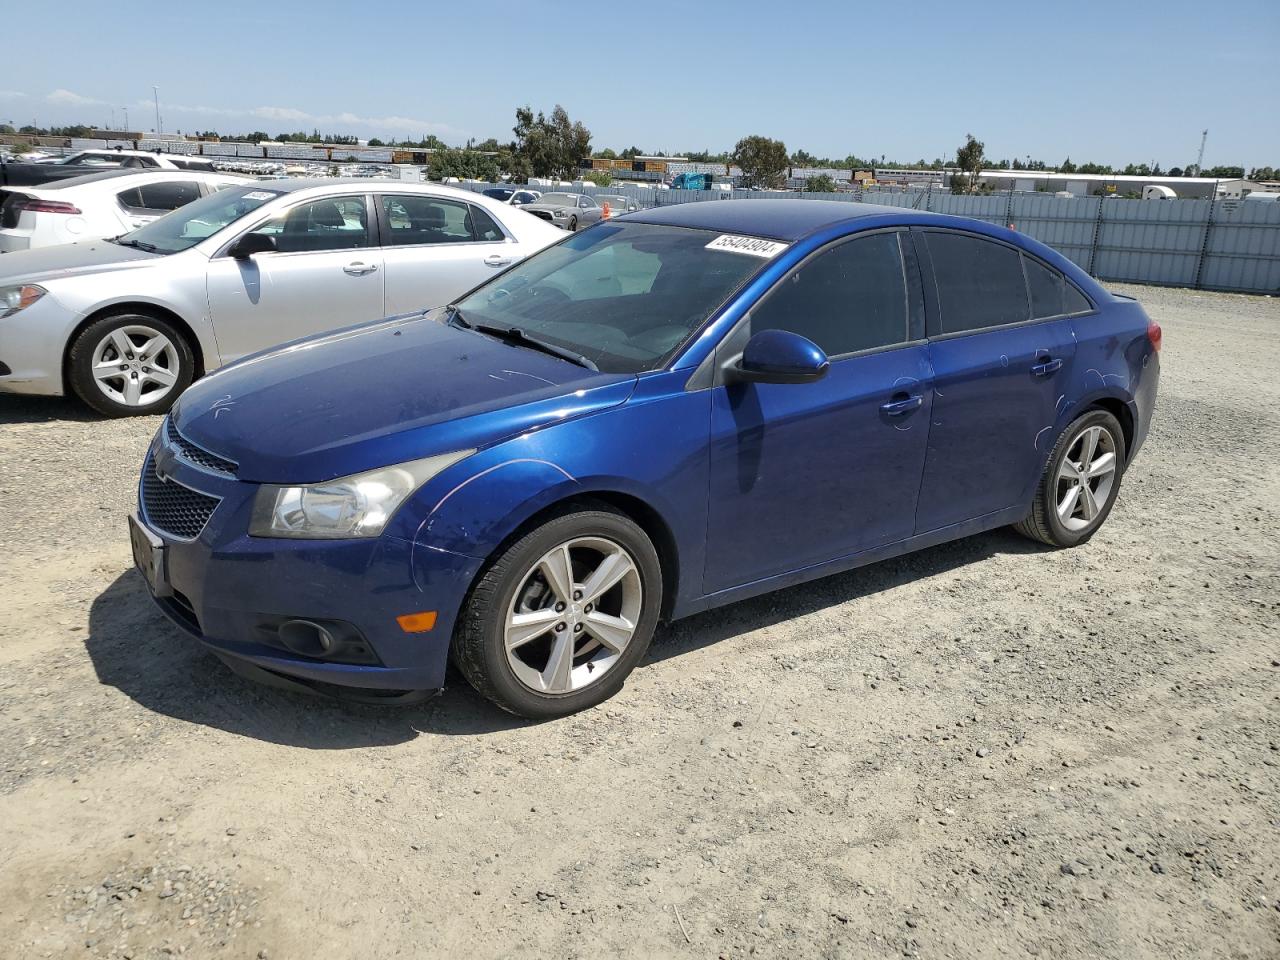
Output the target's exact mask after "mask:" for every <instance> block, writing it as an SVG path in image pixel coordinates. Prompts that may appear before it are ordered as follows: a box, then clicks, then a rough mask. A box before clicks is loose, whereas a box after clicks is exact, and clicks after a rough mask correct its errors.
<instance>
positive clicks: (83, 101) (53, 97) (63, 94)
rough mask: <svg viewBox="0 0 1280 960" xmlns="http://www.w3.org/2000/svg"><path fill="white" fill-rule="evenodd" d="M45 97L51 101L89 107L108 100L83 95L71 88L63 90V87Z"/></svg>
mask: <svg viewBox="0 0 1280 960" xmlns="http://www.w3.org/2000/svg"><path fill="white" fill-rule="evenodd" d="M45 99H46V100H48V101H49V102H50V103H65V104H70V105H71V106H76V107H87V106H93V105H95V104H101V103H105V102H106V101H103V100H95V99H94V98H93V97H85V96H81V95H80V94H78V93H74V92H73V91H71V90H63V89H61V88H59V89H57V90H54V91H53V92H52V93H50V94H48V95H47V96H46V97H45Z"/></svg>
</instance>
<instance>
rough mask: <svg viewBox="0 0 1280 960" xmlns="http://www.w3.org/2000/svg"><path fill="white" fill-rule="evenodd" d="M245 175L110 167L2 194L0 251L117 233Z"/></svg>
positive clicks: (242, 179)
mask: <svg viewBox="0 0 1280 960" xmlns="http://www.w3.org/2000/svg"><path fill="white" fill-rule="evenodd" d="M248 182H250V180H249V178H248V177H236V176H231V175H230V174H224V173H196V172H194V171H193V172H183V171H179V170H165V171H159V170H155V171H148V172H145V173H142V172H139V171H136V170H108V171H105V172H103V173H89V174H85V175H84V176H83V177H71V178H70V179H68V180H53V181H51V182H49V183H44V184H41V185H40V186H37V187H13V188H11V189H10V190H8V191H6V192H5V193H4V194H3V195H2V196H0V201H2V202H0V253H13V252H14V251H15V250H31V249H33V248H35V247H50V246H53V245H54V244H57V243H75V242H76V241H77V240H96V239H97V238H99V237H115V236H119V235H120V234H122V233H128V232H129V231H130V230H135V229H137V228H138V227H140V226H142V225H143V224H145V223H150V222H151V221H152V220H155V219H156V218H157V217H162V216H164V215H165V214H166V213H170V212H172V211H174V210H177V209H178V208H179V207H183V206H186V205H187V204H188V203H190V202H191V201H193V200H199V199H200V198H201V197H204V196H208V195H209V194H211V193H213V192H215V191H217V190H223V189H226V188H227V187H234V186H238V185H240V184H244V183H248Z"/></svg>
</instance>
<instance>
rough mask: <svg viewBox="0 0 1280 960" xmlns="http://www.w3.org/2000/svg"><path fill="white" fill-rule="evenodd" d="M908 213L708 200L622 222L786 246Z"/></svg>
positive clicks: (842, 205)
mask: <svg viewBox="0 0 1280 960" xmlns="http://www.w3.org/2000/svg"><path fill="white" fill-rule="evenodd" d="M909 212H910V211H907V210H904V209H902V208H901V207H885V206H881V205H879V204H875V203H855V202H850V201H844V200H766V199H751V200H708V201H704V202H701V203H673V204H670V205H669V206H664V207H654V208H653V209H652V210H641V211H639V212H638V213H629V214H627V217H626V219H627V220H629V221H632V222H639V223H659V224H669V225H671V226H673V227H696V228H700V229H703V230H718V231H720V232H721V233H739V234H745V235H747V236H754V237H769V238H771V239H773V240H784V241H786V242H788V243H790V242H792V241H795V240H799V239H800V238H801V237H806V236H808V235H809V234H811V233H814V232H816V231H818V230H821V229H822V228H824V227H830V226H834V225H835V224H838V223H846V222H849V221H853V220H859V219H861V218H863V217H875V216H881V215H885V214H897V215H899V216H901V215H902V214H904V213H909Z"/></svg>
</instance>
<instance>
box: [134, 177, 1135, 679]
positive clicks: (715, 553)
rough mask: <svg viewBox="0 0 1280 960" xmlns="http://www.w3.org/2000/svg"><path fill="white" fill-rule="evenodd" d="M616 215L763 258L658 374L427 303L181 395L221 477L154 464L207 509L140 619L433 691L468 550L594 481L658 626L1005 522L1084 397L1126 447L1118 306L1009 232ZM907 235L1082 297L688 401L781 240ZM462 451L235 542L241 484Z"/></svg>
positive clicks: (266, 663) (684, 214) (741, 216)
mask: <svg viewBox="0 0 1280 960" xmlns="http://www.w3.org/2000/svg"><path fill="white" fill-rule="evenodd" d="M619 219H620V220H621V221H624V222H625V221H642V222H652V223H670V224H679V225H686V226H691V227H702V228H709V229H714V230H721V231H724V232H729V233H736V234H744V235H750V236H761V237H769V238H773V239H778V240H782V241H786V242H788V243H790V244H791V245H790V246H789V247H788V249H787V250H786V251H784V252H783V253H782V254H780V255H779V256H777V257H776V258H775V259H773V260H771V261H766V262H765V263H764V265H763V266H762V268H761V270H760V271H759V272H758V273H757V274H756V275H755V276H754V277H753V278H752V279H751V280H750V281H748V282H747V283H746V284H745V285H744V286H743V288H742V289H741V290H740V291H739V292H738V294H737V295H735V296H734V297H733V298H731V300H730V301H729V302H728V303H727V304H725V305H724V306H723V307H722V309H721V310H719V311H718V312H717V313H716V315H714V316H713V317H711V318H710V319H709V321H708V322H707V323H706V324H705V325H704V326H703V328H702V329H701V331H699V332H697V333H696V334H695V335H694V336H693V337H692V338H691V339H690V340H689V342H688V343H687V344H686V345H685V347H684V348H683V349H682V350H680V351H679V352H678V354H677V355H676V356H675V357H674V358H673V359H672V360H671V361H670V362H669V363H668V364H667V367H666V369H663V370H658V371H654V372H651V373H645V374H641V375H639V376H634V375H619V374H599V373H595V372H593V371H589V370H586V369H583V368H581V367H578V366H575V365H572V364H570V363H567V362H564V361H561V360H559V359H557V358H554V357H550V356H546V355H542V354H539V353H536V352H533V351H530V350H526V349H522V348H519V347H513V346H511V345H509V344H504V343H499V342H497V341H494V340H491V339H489V338H486V337H482V336H480V335H478V334H474V333H471V332H468V331H461V330H456V329H453V328H450V327H448V326H445V325H443V324H441V323H440V322H439V318H438V316H436V315H433V314H428V315H418V316H411V317H404V318H397V319H394V320H393V321H390V322H384V323H377V324H372V325H364V326H361V327H357V328H351V329H349V330H345V331H341V332H339V333H337V334H333V335H330V336H327V337H321V338H318V339H315V340H310V341H301V342H298V343H295V344H292V345H289V346H288V347H286V348H285V349H283V350H279V351H269V352H267V353H265V354H263V355H259V356H257V357H254V358H250V359H249V360H246V361H243V362H241V363H238V364H233V365H231V366H229V367H227V368H224V369H223V370H222V371H219V372H218V373H217V374H215V375H214V376H212V377H209V378H207V379H206V380H204V381H201V382H198V383H197V384H196V385H195V386H193V387H192V388H191V389H190V390H188V391H187V393H186V394H185V395H184V397H183V398H182V400H181V401H180V402H179V404H178V406H177V407H176V408H175V410H174V412H173V414H172V417H173V421H174V424H175V426H176V427H177V429H178V430H179V431H180V432H181V433H182V434H183V435H184V436H185V437H187V439H189V440H191V441H194V442H195V443H197V444H199V445H202V446H205V447H207V448H209V449H211V450H214V451H216V452H218V453H219V454H221V455H223V456H226V457H229V458H231V459H233V460H236V461H237V462H238V463H239V464H240V472H239V478H238V479H234V480H232V479H215V478H212V477H211V476H209V475H208V474H205V473H203V472H201V471H197V470H195V468H193V467H190V466H188V465H186V464H184V463H182V462H181V461H178V462H177V464H176V466H175V467H174V469H173V479H175V480H177V481H178V482H181V483H186V484H187V485H190V486H194V487H196V488H197V489H201V490H203V491H206V492H209V493H211V494H213V495H215V496H219V497H222V498H223V502H222V503H221V504H220V506H219V507H218V509H217V510H215V512H214V514H213V516H212V518H211V519H210V521H209V523H208V525H207V526H206V527H205V529H204V530H203V531H202V533H201V534H200V536H199V538H198V539H197V540H196V541H195V542H193V543H189V544H188V543H173V544H170V548H169V554H170V575H171V578H172V580H173V582H174V584H175V586H176V587H177V588H178V589H179V590H181V591H182V592H183V594H184V595H185V599H186V600H187V601H188V602H189V603H190V605H191V607H192V609H193V610H194V611H195V614H196V616H197V618H198V620H199V625H198V630H196V629H194V627H193V624H192V623H191V622H190V620H189V618H186V617H183V616H181V615H176V614H175V609H174V607H173V605H172V603H166V602H162V603H161V606H162V607H163V608H164V609H165V610H166V612H168V613H169V614H170V615H171V616H173V617H174V619H175V621H176V622H178V623H179V624H180V625H182V626H184V627H186V628H187V629H189V630H193V632H196V633H197V635H199V636H200V637H201V638H202V639H203V641H204V642H205V643H206V644H208V645H209V646H210V647H211V648H213V649H214V650H215V651H216V652H218V653H219V654H220V655H221V656H223V657H224V658H226V659H228V660H229V661H230V662H237V663H242V664H243V663H248V664H252V665H254V666H257V667H261V668H264V669H266V670H269V671H272V672H273V673H274V674H277V675H283V676H288V677H295V678H301V679H303V680H306V681H316V682H327V683H331V684H337V685H340V686H342V685H349V686H353V687H363V688H382V689H391V690H412V689H427V688H435V687H439V686H441V685H442V684H443V681H444V673H445V666H446V662H447V656H448V648H449V642H450V638H451V634H452V630H453V627H454V624H455V622H456V618H457V615H458V613H459V610H460V608H461V606H462V603H463V601H464V600H465V597H466V594H467V591H468V589H469V586H470V584H471V583H472V582H473V581H474V579H475V577H476V576H477V575H478V573H479V571H480V570H481V568H482V566H483V563H484V561H485V559H486V558H488V557H490V556H491V555H492V554H493V553H494V551H495V550H496V549H497V548H498V547H499V546H500V545H502V544H503V543H504V542H505V541H506V540H507V539H508V538H509V537H511V536H512V534H513V533H514V532H516V531H517V530H519V529H520V528H521V526H522V525H523V524H525V523H526V522H527V521H529V520H530V518H532V517H534V516H536V515H537V514H538V513H539V512H540V511H542V510H544V509H546V508H547V507H549V506H551V505H554V504H556V503H558V502H561V501H564V500H566V499H569V498H575V497H583V496H593V495H594V496H603V497H606V498H609V499H611V500H612V501H613V502H616V503H619V504H621V505H622V506H623V507H624V508H626V509H629V510H631V511H632V512H635V513H638V514H640V515H642V516H643V517H644V518H645V522H646V524H647V525H648V526H649V528H650V532H651V534H653V535H654V536H655V539H656V540H657V541H658V545H659V547H660V550H661V552H662V553H663V555H664V564H665V566H666V569H665V570H664V573H665V574H666V580H667V584H666V596H665V598H664V612H665V613H666V614H667V615H668V616H670V617H673V618H674V617H681V616H685V615H688V614H691V613H695V612H698V611H700V610H704V609H709V608H711V607H714V606H717V605H719V604H722V603H727V602H731V601H734V600H738V599H743V598H746V597H749V596H753V595H756V594H759V593H764V592H767V591H769V590H774V589H778V588H780V587H784V586H788V585H791V584H794V583H800V582H803V581H805V580H809V579H812V578H814V577H817V576H823V575H827V574H830V573H835V572H838V571H840V570H844V569H849V568H851V567H855V566H858V565H861V564H864V563H869V562H873V561H875V560H878V559H883V558H886V557H889V556H894V555H897V554H900V553H904V552H907V551H910V550H914V549H918V548H920V547H924V546H928V545H931V544H934V543H939V542H942V541H945V540H948V539H953V538H956V537H960V536H967V535H969V534H972V533H977V532H980V531H982V530H985V529H990V528H992V527H995V526H999V525H1002V524H1006V523H1011V522H1015V521H1017V520H1019V519H1021V518H1022V517H1023V516H1025V515H1026V513H1027V510H1028V509H1029V505H1030V500H1031V496H1032V493H1033V490H1034V487H1035V484H1036V483H1037V481H1038V479H1039V476H1040V473H1041V471H1042V470H1043V466H1044V463H1045V461H1046V459H1047V457H1048V455H1049V452H1050V451H1051V449H1052V447H1053V445H1054V443H1055V442H1056V440H1057V438H1058V436H1059V435H1060V434H1061V432H1062V430H1063V429H1064V428H1065V427H1066V426H1067V425H1068V424H1069V423H1070V422H1071V420H1073V419H1074V418H1075V417H1076V416H1077V415H1078V414H1079V412H1080V411H1081V410H1083V409H1085V408H1087V407H1089V406H1091V405H1094V404H1097V403H1104V404H1115V405H1117V409H1120V408H1123V410H1124V411H1127V413H1128V419H1129V425H1131V427H1132V431H1131V433H1132V436H1131V438H1130V444H1129V451H1128V456H1129V459H1130V460H1131V459H1132V457H1133V455H1134V454H1136V452H1137V450H1138V449H1139V447H1140V446H1141V444H1142V441H1143V439H1144V438H1145V436H1146V432H1147V429H1148V425H1149V422H1150V417H1151V413H1152V410H1153V407H1154V402H1155V393H1156V387H1157V382H1158V371H1159V365H1158V355H1157V354H1156V353H1155V352H1154V350H1153V349H1152V347H1151V345H1150V343H1149V342H1148V340H1147V318H1146V315H1145V313H1144V312H1143V311H1142V309H1141V307H1140V306H1138V305H1137V304H1136V303H1134V302H1133V301H1130V300H1127V299H1125V298H1120V297H1114V296H1112V295H1111V294H1109V293H1107V292H1106V291H1105V290H1103V289H1102V288H1101V287H1100V286H1099V285H1098V284H1097V283H1096V282H1095V281H1094V280H1093V279H1092V278H1090V277H1089V276H1088V275H1086V274H1085V273H1083V271H1081V270H1080V269H1079V268H1078V267H1076V266H1075V265H1074V264H1073V263H1071V262H1070V261H1068V260H1066V259H1065V258H1063V257H1061V256H1060V255H1058V254H1057V253H1055V252H1054V251H1052V250H1050V249H1049V248H1047V247H1044V246H1043V245H1042V244H1039V243H1037V242H1036V241H1034V240H1031V239H1029V238H1027V237H1024V236H1022V235H1020V234H1016V233H1013V232H1011V231H1008V230H1004V229H1003V228H1000V227H995V226H992V225H990V224H985V223H981V222H978V221H969V220H961V219H958V218H953V217H943V216H939V215H932V214H926V213H919V212H916V211H907V210H896V209H887V208H877V207H873V206H871V205H849V204H832V203H821V202H817V201H782V200H767V201H766V200H760V201H739V202H721V203H704V204H687V205H679V206H676V207H666V208H660V209H658V210H655V211H645V212H640V213H635V214H630V215H628V216H627V217H625V218H619ZM912 226H915V227H931V226H932V227H939V226H940V227H948V228H960V229H964V230H967V231H970V232H972V233H977V234H980V235H985V236H989V237H994V238H996V239H999V240H1003V241H1005V242H1007V243H1011V244H1013V245H1015V246H1018V247H1021V248H1022V249H1024V250H1027V251H1028V252H1030V253H1032V254H1034V255H1035V256H1037V257H1039V258H1040V259H1042V260H1044V261H1045V262H1047V263H1049V264H1050V265H1052V266H1054V267H1055V268H1056V269H1058V270H1059V271H1060V272H1062V273H1064V274H1065V275H1066V276H1067V277H1068V278H1069V279H1070V280H1071V281H1072V282H1073V283H1074V284H1075V285H1076V286H1077V287H1078V288H1080V289H1081V290H1082V291H1083V292H1084V293H1085V294H1086V295H1087V296H1088V297H1089V299H1090V300H1091V301H1092V302H1093V303H1094V304H1095V306H1096V307H1097V309H1096V310H1095V311H1094V312H1092V313H1088V314H1085V315H1081V316H1075V317H1072V318H1071V319H1069V320H1057V321H1046V322H1039V323H1030V324H1026V325H1020V326H1016V327H1013V328H1000V329H998V330H994V331H990V332H986V333H981V334H971V335H965V336H959V337H954V338H950V339H936V340H934V341H927V340H924V339H921V340H920V341H918V342H916V343H914V344H910V345H907V346H904V347H902V348H898V349H895V350H889V351H883V352H880V353H872V354H869V355H866V356H857V355H854V356H851V357H846V358H842V359H837V360H835V361H833V362H832V365H831V371H830V373H829V375H828V376H827V377H826V378H825V379H824V380H821V381H818V382H816V383H810V384H801V385H786V384H755V385H750V386H748V385H743V384H738V385H730V386H728V387H716V388H711V389H707V388H691V383H692V380H691V377H692V376H696V372H697V371H698V369H699V368H700V367H701V366H702V365H703V364H704V363H709V362H713V361H714V359H715V358H714V353H715V350H716V347H717V345H719V344H720V343H721V341H722V340H723V339H724V337H725V335H726V334H727V333H728V331H729V330H731V329H732V328H733V327H734V326H735V325H736V323H737V322H738V320H739V319H741V317H742V316H743V315H744V314H745V313H746V312H747V311H748V310H749V308H750V306H751V305H752V304H753V303H754V302H755V301H756V300H757V299H758V298H759V297H760V296H761V295H762V294H763V293H764V292H765V291H767V290H768V289H769V288H770V287H771V286H772V285H773V284H774V283H775V282H776V281H777V280H778V279H780V278H781V277H783V276H785V275H786V274H787V273H788V271H789V270H790V269H791V268H792V267H793V266H795V265H796V264H797V263H799V262H800V261H801V260H803V259H804V257H806V256H807V255H808V254H809V253H811V252H813V251H815V250H817V249H819V248H820V247H822V246H824V245H825V244H827V243H829V242H830V241H832V240H834V239H837V238H839V237H843V236H847V235H849V234H851V233H854V232H857V231H862V230H872V229H879V228H887V227H892V228H900V227H912ZM926 288H927V284H926ZM927 307H928V308H929V309H932V306H931V305H927ZM1046 352H1047V353H1048V354H1051V355H1052V356H1053V357H1058V356H1059V355H1061V357H1060V358H1061V359H1062V360H1063V364H1062V366H1061V367H1060V368H1059V369H1058V370H1056V371H1055V372H1053V373H1052V374H1051V375H1049V376H1047V377H1045V378H1043V382H1037V384H1036V388H1037V389H1036V390H1035V392H1034V398H1033V399H1029V397H1028V396H1026V395H1022V396H1020V395H1019V394H1018V390H1017V389H1016V384H1017V382H1018V380H1019V375H1020V374H1026V373H1027V371H1028V370H1029V367H1030V366H1031V365H1033V364H1034V362H1035V361H1038V360H1040V359H1041V357H1042V355H1043V354H1044V353H1046ZM1023 382H1024V383H1025V380H1024V381H1023ZM914 397H918V398H919V401H920V402H919V404H918V405H916V406H914V407H911V408H910V409H907V410H904V411H902V412H900V413H894V414H892V415H891V414H890V413H888V412H887V411H886V410H883V409H881V408H882V407H883V406H884V405H886V404H892V403H895V402H899V401H902V400H907V399H911V398H914ZM1033 428H1034V429H1033ZM156 442H157V443H159V440H158V439H157V441H156ZM993 445H994V446H993ZM473 448H474V449H476V450H477V451H478V452H477V453H475V454H474V455H472V456H470V457H468V458H466V459H464V460H462V461H460V462H458V463H456V464H454V465H453V466H451V467H449V468H448V469H446V470H444V471H442V472H441V473H440V474H438V475H437V476H435V477H433V478H432V479H431V480H430V481H428V482H427V483H426V484H424V485H423V487H422V488H421V489H420V490H419V491H418V492H417V493H416V494H415V495H414V496H413V497H412V498H410V500H409V501H407V502H406V503H405V504H404V505H403V506H402V507H401V509H400V510H399V511H398V512H397V514H396V515H395V516H394V517H393V519H392V521H391V523H390V524H389V525H388V528H387V530H386V532H385V533H384V534H383V535H382V536H381V537H379V538H377V539H375V540H334V541H290V540H282V539H262V538H253V537H249V536H248V535H247V530H248V522H249V514H250V511H251V510H252V502H253V497H254V495H255V494H256V491H257V489H258V484H259V483H268V482H269V483H302V482H314V481H317V480H324V479H329V478H333V477H337V476H344V475H349V474H352V473H357V472H360V471H363V470H366V469H371V468H374V467H378V466H384V465H387V464H390V463H396V462H402V461H405V460H409V459H413V458H417V457H424V456H430V455H433V454H435V453H441V452H447V451H452V450H458V449H473ZM153 449H154V448H153ZM993 453H994V455H995V456H997V457H1001V458H1007V459H1008V460H1009V462H1013V463H1016V465H1017V466H1016V467H1015V469H1013V470H1011V471H1009V474H1010V475H1009V476H1007V477H1001V478H1000V482H999V483H995V484H991V483H987V484H983V483H980V482H978V481H979V480H980V478H981V477H983V476H984V472H985V470H986V467H987V465H988V464H989V463H990V462H991V460H992V456H993ZM931 456H932V462H931ZM944 458H952V459H953V460H954V462H952V463H950V464H947V463H944V462H943V460H944ZM948 477H949V478H950V480H951V482H952V483H953V486H952V488H951V491H950V492H948V490H947V487H946V484H947V482H948ZM957 478H958V479H959V484H960V485H959V487H956V486H954V484H955V482H956V481H957ZM424 609H432V610H436V611H437V614H438V619H437V621H436V626H435V628H434V629H433V630H431V631H430V632H428V633H422V634H406V633H404V632H402V631H401V630H400V629H399V628H398V627H397V626H396V624H395V617H397V616H399V615H401V614H405V613H410V612H415V611H418V610H424ZM263 615H274V616H298V617H329V618H333V619H338V620H344V621H347V622H350V623H353V624H354V625H355V626H356V627H357V628H359V629H360V631H361V632H362V633H363V634H364V636H365V637H366V638H367V640H368V641H369V643H370V645H371V646H372V647H373V649H374V650H375V651H376V652H377V655H378V657H379V660H380V663H379V664H378V665H374V666H370V665H360V666H355V665H341V664H334V663H327V662H322V661H315V660H309V659H306V658H302V657H295V656H292V655H290V654H287V653H284V652H282V651H281V650H280V649H278V648H276V647H272V646H270V645H267V644H264V643H260V642H257V641H256V640H255V630H256V623H257V621H258V620H259V619H260V618H261V617H262V616H263Z"/></svg>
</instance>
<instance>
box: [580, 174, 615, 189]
mask: <svg viewBox="0 0 1280 960" xmlns="http://www.w3.org/2000/svg"><path fill="white" fill-rule="evenodd" d="M582 179H583V180H585V181H587V183H594V184H595V185H596V186H597V187H607V186H609V184H611V183H613V174H611V173H610V172H609V171H608V170H588V171H586V172H585V173H583V175H582Z"/></svg>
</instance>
